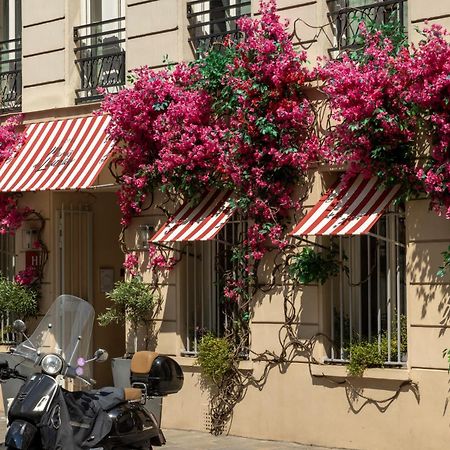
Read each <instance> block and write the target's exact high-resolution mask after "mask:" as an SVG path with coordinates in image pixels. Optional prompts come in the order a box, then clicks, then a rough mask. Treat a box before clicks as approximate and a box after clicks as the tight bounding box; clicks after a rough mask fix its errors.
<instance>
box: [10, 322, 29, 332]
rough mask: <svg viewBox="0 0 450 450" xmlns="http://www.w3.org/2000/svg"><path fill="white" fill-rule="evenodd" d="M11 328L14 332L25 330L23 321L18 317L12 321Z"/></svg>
mask: <svg viewBox="0 0 450 450" xmlns="http://www.w3.org/2000/svg"><path fill="white" fill-rule="evenodd" d="M12 328H13V330H14V331H15V332H16V333H25V331H26V330H27V326H26V325H25V322H24V321H23V320H20V319H17V320H15V321H14V322H13V325H12Z"/></svg>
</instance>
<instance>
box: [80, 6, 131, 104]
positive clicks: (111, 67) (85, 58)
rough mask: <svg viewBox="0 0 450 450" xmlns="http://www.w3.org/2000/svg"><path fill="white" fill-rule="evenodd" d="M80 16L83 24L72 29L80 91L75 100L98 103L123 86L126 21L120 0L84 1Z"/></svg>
mask: <svg viewBox="0 0 450 450" xmlns="http://www.w3.org/2000/svg"><path fill="white" fill-rule="evenodd" d="M82 6H83V7H82V16H84V17H85V20H86V25H82V26H79V27H75V29H74V40H75V43H76V49H75V53H76V56H77V59H76V64H77V66H78V69H79V72H80V79H81V80H80V82H81V83H80V84H81V86H80V89H77V90H76V97H77V99H76V101H77V103H81V102H83V101H92V100H99V99H100V98H101V97H102V95H101V94H100V92H99V90H98V88H104V89H105V90H106V92H117V91H118V90H119V89H120V88H121V87H123V86H124V85H125V48H124V44H125V18H124V7H125V5H124V2H123V1H120V0H114V1H113V0H84V1H83V2H82Z"/></svg>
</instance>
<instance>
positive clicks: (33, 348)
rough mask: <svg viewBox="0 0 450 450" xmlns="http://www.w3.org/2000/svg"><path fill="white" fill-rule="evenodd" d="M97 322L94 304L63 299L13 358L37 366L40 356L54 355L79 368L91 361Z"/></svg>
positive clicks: (58, 299) (57, 302)
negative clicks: (23, 358) (79, 364)
mask: <svg viewBox="0 0 450 450" xmlns="http://www.w3.org/2000/svg"><path fill="white" fill-rule="evenodd" d="M94 318H95V312H94V308H93V307H92V305H91V304H89V303H88V302H86V301H84V300H82V299H81V298H78V297H75V296H73V295H60V296H59V297H58V298H57V299H56V300H55V302H54V303H53V305H52V306H51V307H50V309H49V310H48V312H47V314H46V315H45V316H44V318H43V319H42V320H41V322H40V323H39V325H38V326H37V328H36V329H35V330H34V332H33V334H32V335H31V336H30V337H29V338H28V339H25V340H24V341H23V342H22V343H21V344H19V345H18V346H17V347H16V349H15V350H14V354H16V355H19V356H23V357H25V358H27V359H29V360H31V361H33V362H34V363H35V362H36V361H37V359H38V358H39V354H40V355H41V356H42V354H48V353H55V354H57V355H60V356H61V357H62V358H63V359H64V360H65V361H66V363H67V364H70V365H72V366H77V365H78V364H77V361H78V358H88V357H89V353H90V344H91V335H92V327H93V325H94ZM79 338H80V340H79ZM78 340H79V342H78ZM77 343H78V345H77Z"/></svg>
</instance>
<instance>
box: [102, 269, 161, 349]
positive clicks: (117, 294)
mask: <svg viewBox="0 0 450 450" xmlns="http://www.w3.org/2000/svg"><path fill="white" fill-rule="evenodd" d="M106 296H107V298H109V299H110V300H111V302H112V303H113V306H111V307H110V308H107V309H106V312H105V313H103V314H100V315H99V316H98V318H97V320H98V323H99V325H100V326H106V325H109V324H110V323H117V324H123V323H125V322H130V324H131V328H132V329H133V331H134V333H135V351H136V349H137V341H136V340H137V337H136V335H137V331H138V328H139V327H140V326H143V327H144V328H145V330H146V337H145V348H146V349H148V344H149V335H150V329H151V325H152V323H153V319H154V314H155V311H156V308H157V306H158V305H159V299H158V298H157V297H156V296H155V294H154V292H152V291H151V289H150V288H149V286H148V285H147V284H145V283H144V282H143V281H142V279H141V278H140V277H137V276H136V277H133V278H131V279H130V280H128V281H118V282H116V284H115V285H114V289H113V290H112V291H111V292H108V293H107V294H106Z"/></svg>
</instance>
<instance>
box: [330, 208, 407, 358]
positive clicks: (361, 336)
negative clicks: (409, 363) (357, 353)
mask: <svg viewBox="0 0 450 450" xmlns="http://www.w3.org/2000/svg"><path fill="white" fill-rule="evenodd" d="M337 245H338V246H339V257H340V260H341V261H343V267H341V270H340V273H339V275H338V276H336V277H334V278H332V279H331V280H329V281H328V283H327V285H326V286H325V288H324V289H325V292H326V295H327V297H329V299H330V302H329V314H330V318H329V323H330V331H331V333H330V334H331V339H332V341H333V342H334V345H332V346H330V348H329V352H328V361H329V362H346V361H347V360H348V358H349V353H350V349H351V347H352V344H355V343H359V342H372V343H373V342H377V343H378V349H379V352H380V354H385V356H386V361H385V365H394V366H401V365H404V363H405V362H406V358H407V355H406V345H407V342H406V299H405V297H406V289H405V264H406V263H405V220H404V214H403V210H402V209H401V208H398V207H397V208H394V207H391V208H390V210H389V211H388V212H387V213H385V214H384V215H383V216H382V218H381V219H380V220H379V221H378V223H377V224H376V225H375V226H374V227H373V228H372V229H371V231H370V233H369V234H368V235H364V236H352V237H338V238H337Z"/></svg>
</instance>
